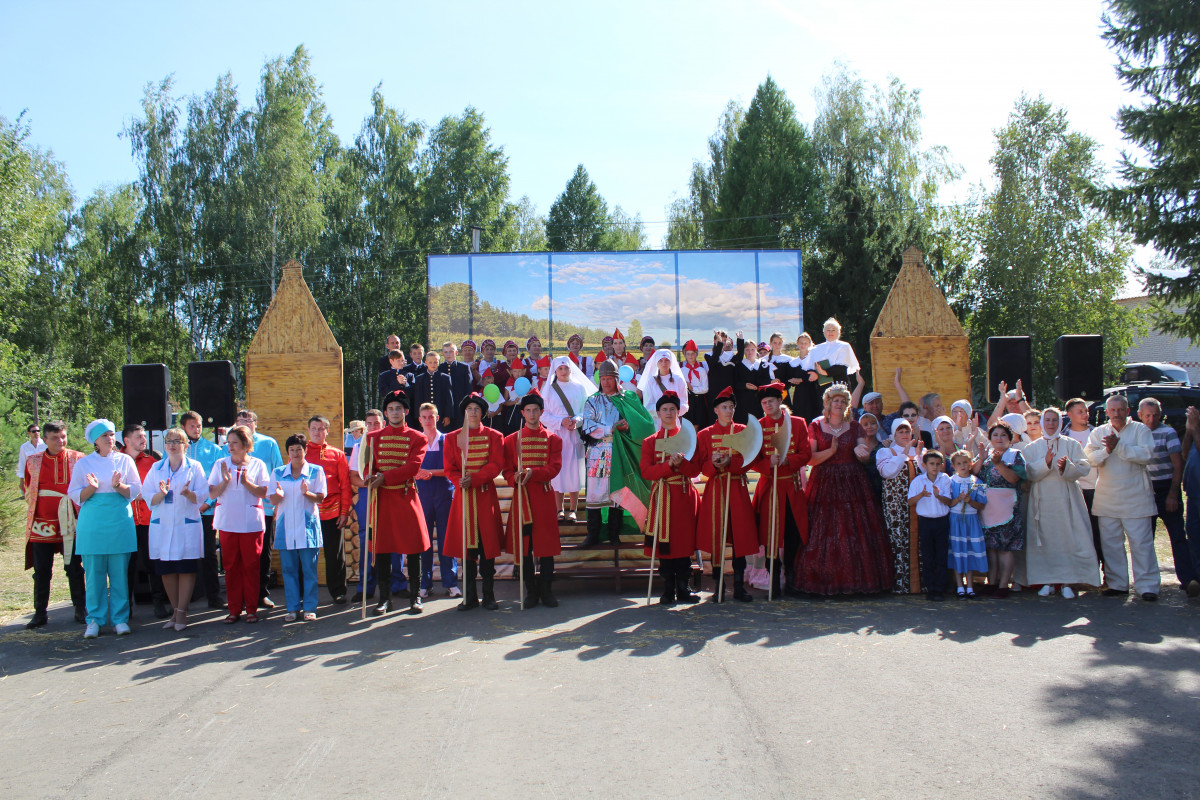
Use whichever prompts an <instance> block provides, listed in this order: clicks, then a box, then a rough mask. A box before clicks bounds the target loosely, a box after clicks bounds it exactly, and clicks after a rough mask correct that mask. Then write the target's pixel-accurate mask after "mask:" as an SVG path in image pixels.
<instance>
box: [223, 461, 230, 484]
mask: <svg viewBox="0 0 1200 800" xmlns="http://www.w3.org/2000/svg"><path fill="white" fill-rule="evenodd" d="M229 477H230V475H229V462H228V461H222V462H221V479H222V480H223V481H225V482H226V483H228V482H229Z"/></svg>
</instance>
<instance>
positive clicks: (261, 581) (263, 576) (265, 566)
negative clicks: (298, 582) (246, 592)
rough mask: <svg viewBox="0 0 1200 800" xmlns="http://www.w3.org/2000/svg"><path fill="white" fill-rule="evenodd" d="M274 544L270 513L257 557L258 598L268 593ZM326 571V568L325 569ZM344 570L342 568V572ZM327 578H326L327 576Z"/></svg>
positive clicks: (273, 518) (272, 519)
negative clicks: (260, 553)
mask: <svg viewBox="0 0 1200 800" xmlns="http://www.w3.org/2000/svg"><path fill="white" fill-rule="evenodd" d="M274 544H275V515H274V514H272V515H270V516H268V517H266V525H265V526H264V528H263V549H262V556H260V557H259V559H258V593H259V594H260V595H262V597H260V598H259V599H260V600H261V599H262V598H263V597H266V596H267V595H268V594H269V593H270V588H271V583H270V580H271V548H272V547H273V546H274ZM326 572H328V570H326ZM344 572H345V570H343V573H344ZM327 580H328V578H327Z"/></svg>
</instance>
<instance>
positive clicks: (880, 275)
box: [804, 67, 957, 374]
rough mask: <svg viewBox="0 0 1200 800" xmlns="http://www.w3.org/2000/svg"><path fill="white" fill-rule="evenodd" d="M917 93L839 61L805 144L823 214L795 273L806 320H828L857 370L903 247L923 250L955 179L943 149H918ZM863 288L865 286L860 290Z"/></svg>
mask: <svg viewBox="0 0 1200 800" xmlns="http://www.w3.org/2000/svg"><path fill="white" fill-rule="evenodd" d="M920 121H921V108H920V103H919V93H918V92H916V91H912V90H908V89H906V88H905V87H904V85H903V84H901V83H900V82H899V81H898V80H895V79H892V81H891V82H890V83H889V84H888V86H887V87H886V89H885V88H881V87H878V86H870V85H868V84H867V83H866V82H864V81H863V80H862V79H861V78H859V77H858V76H856V75H854V74H852V73H850V72H848V71H847V70H846V69H845V68H843V67H839V68H838V69H837V70H836V71H835V72H834V73H833V74H832V75H829V76H826V78H825V81H824V86H823V89H822V91H821V93H820V94H819V95H818V98H817V119H816V122H815V123H814V124H813V143H814V149H815V152H816V156H817V161H818V163H819V168H820V176H821V184H822V190H821V193H822V195H823V197H824V199H825V212H824V219H823V221H822V223H821V224H820V226H819V231H818V233H817V235H816V236H815V240H814V242H813V247H812V248H811V250H810V251H809V257H808V258H807V260H806V264H805V270H804V310H805V317H806V318H808V319H810V320H815V321H817V323H818V324H819V321H820V320H823V319H825V318H826V317H829V316H836V317H837V318H838V320H839V321H840V322H841V323H842V326H843V338H845V339H846V340H847V341H849V342H851V343H852V344H853V346H854V349H855V352H856V353H857V354H858V357H859V360H860V361H861V362H863V364H864V372H865V373H866V374H870V369H869V366H868V365H869V362H870V342H869V337H870V333H871V329H872V328H873V327H874V325H875V320H876V318H877V317H878V316H879V311H880V309H881V308H882V307H883V303H884V301H885V300H886V298H887V293H888V290H889V289H890V288H891V286H892V282H893V281H894V280H895V278H896V275H897V274H898V273H899V271H900V264H901V253H903V251H904V250H906V249H907V248H908V246H909V245H916V246H917V247H920V248H921V249H922V250H925V251H926V252H929V251H930V250H931V244H932V240H933V232H934V230H935V228H936V226H937V222H938V220H937V217H936V211H935V209H934V200H935V198H936V194H937V190H938V187H939V185H940V184H941V183H942V182H943V181H945V180H950V179H953V178H954V177H956V176H957V171H956V170H955V169H954V168H953V167H951V166H950V165H949V164H948V163H947V160H946V153H945V150H944V148H940V147H933V148H929V149H924V145H923V144H922V141H921V128H920ZM865 287H869V290H863V289H864V288H865Z"/></svg>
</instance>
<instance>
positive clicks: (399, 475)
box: [363, 424, 429, 592]
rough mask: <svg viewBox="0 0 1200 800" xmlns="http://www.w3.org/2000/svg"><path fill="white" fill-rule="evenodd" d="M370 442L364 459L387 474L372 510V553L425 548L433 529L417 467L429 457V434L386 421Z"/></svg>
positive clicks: (420, 550) (368, 441) (370, 434)
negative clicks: (429, 526) (420, 492)
mask: <svg viewBox="0 0 1200 800" xmlns="http://www.w3.org/2000/svg"><path fill="white" fill-rule="evenodd" d="M366 442H367V453H366V454H364V458H363V461H364V463H370V464H371V465H372V470H373V472H372V474H378V473H382V474H383V485H382V486H380V487H379V488H378V489H376V490H375V508H374V509H373V513H372V514H368V516H369V517H370V518H371V519H372V520H373V521H374V525H375V527H374V528H373V529H372V537H371V553H373V554H374V553H423V552H425V551H426V550H428V549H429V530H428V529H427V528H426V527H425V514H424V512H423V511H422V510H421V499H420V497H418V496H417V486H416V476H417V470H419V469H420V468H421V460H422V459H423V458H425V446H426V442H425V434H424V433H422V432H421V431H419V430H417V429H416V428H410V427H408V426H407V425H404V424H401V425H400V426H395V425H385V426H384V427H383V428H381V429H380V430H377V431H372V432H370V433H368V434H367V439H366ZM367 459H373V460H372V461H369V462H368V461H367ZM389 566H390V562H389ZM389 579H390V571H389ZM414 592H415V589H414Z"/></svg>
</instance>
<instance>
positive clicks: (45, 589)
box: [29, 542, 86, 611]
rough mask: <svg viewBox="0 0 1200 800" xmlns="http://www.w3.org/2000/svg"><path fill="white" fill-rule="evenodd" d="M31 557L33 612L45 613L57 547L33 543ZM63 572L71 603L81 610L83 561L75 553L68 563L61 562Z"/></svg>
mask: <svg viewBox="0 0 1200 800" xmlns="http://www.w3.org/2000/svg"><path fill="white" fill-rule="evenodd" d="M29 548H30V550H31V555H32V556H33V610H34V611H45V610H46V606H48V605H49V604H50V578H51V576H53V575H54V553H55V551H56V549H60V547H59V545H55V544H47V543H46V542H33V543H32V544H30V545H29ZM63 571H64V572H65V573H67V580H68V581H69V582H70V584H71V603H72V605H74V606H75V607H76V608H82V607H83V605H84V603H85V602H86V601H85V599H84V578H83V559H82V558H81V557H80V556H79V554H78V553H77V554H76V555H75V557H74V558H72V559H71V560H70V561H69V562H68V561H66V559H64V560H63Z"/></svg>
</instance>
